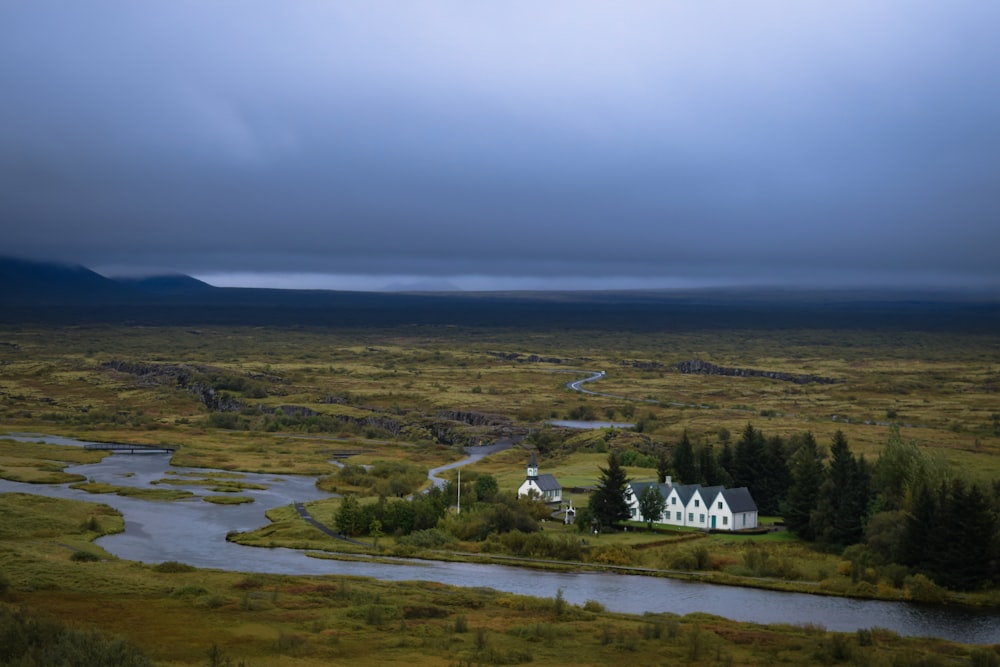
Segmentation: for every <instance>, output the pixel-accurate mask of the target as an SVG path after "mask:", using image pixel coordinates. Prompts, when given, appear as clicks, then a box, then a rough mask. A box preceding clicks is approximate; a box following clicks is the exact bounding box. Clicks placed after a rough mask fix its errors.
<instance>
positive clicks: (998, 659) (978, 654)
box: [969, 648, 1000, 667]
mask: <svg viewBox="0 0 1000 667" xmlns="http://www.w3.org/2000/svg"><path fill="white" fill-rule="evenodd" d="M969 657H970V658H971V660H972V667H1000V656H998V655H997V652H996V651H995V650H994V649H991V648H975V649H972V654H971V655H970V656H969Z"/></svg>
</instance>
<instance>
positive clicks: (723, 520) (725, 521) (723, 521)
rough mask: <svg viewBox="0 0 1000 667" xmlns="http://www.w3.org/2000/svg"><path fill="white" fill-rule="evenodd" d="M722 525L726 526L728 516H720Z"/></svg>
mask: <svg viewBox="0 0 1000 667" xmlns="http://www.w3.org/2000/svg"><path fill="white" fill-rule="evenodd" d="M722 525H723V526H728V525H729V517H728V516H724V517H722Z"/></svg>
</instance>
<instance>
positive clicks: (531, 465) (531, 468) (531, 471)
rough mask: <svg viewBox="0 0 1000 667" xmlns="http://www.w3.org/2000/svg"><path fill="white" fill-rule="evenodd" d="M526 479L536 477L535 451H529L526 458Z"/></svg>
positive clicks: (536, 462)
mask: <svg viewBox="0 0 1000 667" xmlns="http://www.w3.org/2000/svg"><path fill="white" fill-rule="evenodd" d="M528 479H538V461H537V460H535V453H534V452H532V453H531V458H530V459H528Z"/></svg>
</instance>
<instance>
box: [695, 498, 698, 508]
mask: <svg viewBox="0 0 1000 667" xmlns="http://www.w3.org/2000/svg"><path fill="white" fill-rule="evenodd" d="M698 502H699V501H698V499H697V498H695V499H694V506H695V507H698Z"/></svg>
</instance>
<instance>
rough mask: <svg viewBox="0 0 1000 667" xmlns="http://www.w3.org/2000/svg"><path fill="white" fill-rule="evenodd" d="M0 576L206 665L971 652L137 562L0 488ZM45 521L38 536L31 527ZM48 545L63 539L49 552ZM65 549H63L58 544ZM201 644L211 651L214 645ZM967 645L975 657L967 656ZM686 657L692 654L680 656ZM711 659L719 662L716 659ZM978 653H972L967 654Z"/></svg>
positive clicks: (159, 654)
mask: <svg viewBox="0 0 1000 667" xmlns="http://www.w3.org/2000/svg"><path fill="white" fill-rule="evenodd" d="M0 511H2V512H3V516H5V518H9V519H10V520H9V521H6V522H4V524H3V527H2V528H0V572H2V573H4V574H5V576H6V577H7V580H8V581H9V586H8V594H7V598H8V602H10V601H13V602H15V603H16V604H18V605H21V606H24V607H27V608H30V609H32V610H33V611H34V612H36V613H40V614H48V615H52V616H54V617H56V618H58V619H61V620H63V621H64V622H67V623H69V624H71V625H75V624H77V623H78V621H79V619H83V618H86V619H87V625H88V627H93V628H99V629H101V630H102V631H103V632H105V633H109V634H113V635H123V636H126V637H127V638H128V639H129V640H130V641H131V642H133V643H134V644H136V645H137V646H139V647H140V648H141V649H142V650H143V651H144V652H145V653H146V654H147V655H148V656H149V657H150V658H151V659H152V660H153V661H154V662H155V663H156V664H159V665H177V666H178V667H180V666H181V665H190V664H207V663H206V662H205V661H206V660H207V659H208V656H209V655H210V654H214V655H216V656H217V657H218V658H220V659H227V660H230V661H232V664H238V662H239V661H244V662H245V663H246V664H249V665H255V666H264V667H267V666H277V665H291V664H294V665H302V666H303V667H314V666H315V667H318V666H319V665H325V664H341V663H343V664H353V665H359V666H362V667H363V666H365V665H383V664H395V663H399V664H403V663H405V664H412V665H444V664H456V662H459V661H460V662H461V663H462V664H481V663H488V664H523V663H527V662H534V663H539V664H552V665H581V664H614V663H616V662H619V661H621V660H623V659H624V660H628V661H629V662H632V663H634V664H663V663H664V662H667V663H670V664H672V663H685V664H701V663H702V662H704V664H719V659H720V658H731V660H730V662H731V663H732V664H757V663H760V662H762V661H775V660H776V661H778V662H785V663H789V664H801V665H811V664H826V661H827V660H828V657H829V655H830V651H831V650H835V651H844V652H846V651H849V652H850V654H851V656H852V659H854V660H857V659H862V658H863V659H864V660H866V661H867V662H865V663H864V664H893V663H891V661H892V659H893V656H895V655H897V654H899V653H901V652H905V653H910V654H914V655H915V654H918V653H920V654H923V655H925V656H940V657H941V658H942V659H947V660H955V659H961V658H963V657H965V659H971V656H972V655H973V652H974V651H981V649H970V648H969V647H962V646H957V645H954V644H950V643H948V642H942V641H939V640H920V639H903V638H900V637H898V636H895V635H893V634H891V633H882V632H875V631H872V632H871V633H869V634H849V635H837V634H834V633H828V632H826V631H824V630H821V629H819V630H817V629H810V628H799V627H796V626H775V627H762V626H755V625H753V624H747V623H735V622H731V621H727V620H724V619H720V618H716V617H712V616H707V615H704V614H692V615H690V616H686V617H679V616H675V615H672V614H650V615H646V616H643V617H634V616H627V615H622V614H613V613H608V612H606V611H604V610H603V608H602V607H601V606H600V605H597V604H593V603H588V604H586V605H584V606H583V607H577V606H575V605H570V604H568V603H566V602H565V601H562V602H560V599H559V596H557V597H556V598H555V599H543V598H532V597H528V596H520V595H510V594H503V593H497V592H493V591H489V590H486V589H457V588H452V587H450V586H445V585H442V584H436V583H430V582H402V583H393V582H381V581H375V580H367V579H357V578H351V577H340V576H330V577H292V576H278V575H266V574H251V575H247V574H240V573H237V572H221V571H206V570H197V569H194V568H189V567H185V566H182V565H180V564H176V563H173V564H171V563H164V564H161V565H156V566H147V565H142V564H138V563H128V562H124V561H118V560H115V559H110V560H99V561H90V562H79V561H74V560H71V558H70V555H71V554H73V553H75V552H76V551H87V552H89V553H95V554H101V550H100V549H99V548H96V547H94V546H93V545H91V544H89V540H90V539H92V537H93V533H92V532H90V531H88V530H86V529H85V525H86V524H87V523H88V520H89V519H90V518H92V517H96V518H97V519H98V520H99V521H100V522H101V523H102V525H104V524H107V525H108V526H112V525H113V524H115V522H116V521H117V522H118V525H120V517H118V516H117V514H116V513H115V512H114V511H113V510H110V509H109V508H106V507H104V506H100V505H96V504H94V503H83V502H78V501H68V500H56V499H45V498H36V497H34V496H26V495H20V494H0ZM39 524H44V525H46V526H47V529H48V531H49V532H48V534H46V535H45V536H41V537H40V536H39V535H38V534H36V532H35V531H33V530H32V529H31V528H30V527H32V526H37V525H39ZM53 542H56V543H59V544H66V545H69V546H70V548H64V549H62V551H61V552H59V553H52V548H51V545H52V543H53ZM74 544H76V545H79V546H77V547H73V546H72V545H74ZM213 651H214V653H213ZM977 655H979V654H977ZM692 661H694V662H693V663H692ZM723 662H724V663H726V664H728V662H726V661H725V660H723ZM977 664H978V663H977Z"/></svg>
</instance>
